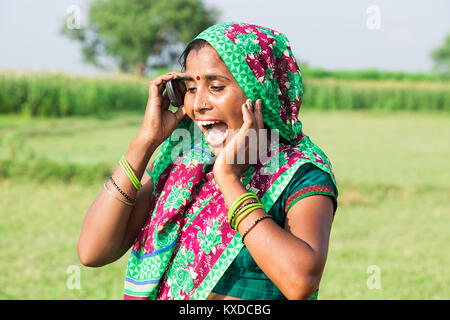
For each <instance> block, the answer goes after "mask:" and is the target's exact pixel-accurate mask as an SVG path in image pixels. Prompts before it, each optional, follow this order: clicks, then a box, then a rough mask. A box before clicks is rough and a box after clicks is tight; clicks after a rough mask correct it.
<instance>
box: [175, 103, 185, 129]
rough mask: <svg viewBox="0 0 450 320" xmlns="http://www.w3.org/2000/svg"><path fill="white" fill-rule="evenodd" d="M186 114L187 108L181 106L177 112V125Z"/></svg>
mask: <svg viewBox="0 0 450 320" xmlns="http://www.w3.org/2000/svg"><path fill="white" fill-rule="evenodd" d="M185 115H186V109H185V108H184V105H183V106H180V107H179V108H178V110H177V111H176V112H175V118H176V119H177V125H178V123H180V121H181V120H182V119H183V117H184V116H185Z"/></svg>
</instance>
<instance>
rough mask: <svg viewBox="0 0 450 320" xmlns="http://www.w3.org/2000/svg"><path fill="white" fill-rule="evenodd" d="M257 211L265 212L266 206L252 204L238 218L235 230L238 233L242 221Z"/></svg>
mask: <svg viewBox="0 0 450 320" xmlns="http://www.w3.org/2000/svg"><path fill="white" fill-rule="evenodd" d="M256 209H263V210H264V205H263V204H262V203H255V204H251V205H249V206H248V207H246V209H245V210H244V212H242V213H241V214H240V215H239V216H238V217H237V218H236V222H235V223H234V230H236V231H238V227H239V224H240V223H241V221H242V219H244V218H245V217H246V216H248V215H249V214H250V213H251V212H253V211H254V210H256Z"/></svg>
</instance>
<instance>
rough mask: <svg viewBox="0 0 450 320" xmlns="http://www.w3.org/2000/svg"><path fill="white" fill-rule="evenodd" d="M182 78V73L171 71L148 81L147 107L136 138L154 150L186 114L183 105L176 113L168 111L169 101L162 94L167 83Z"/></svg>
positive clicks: (165, 95)
mask: <svg viewBox="0 0 450 320" xmlns="http://www.w3.org/2000/svg"><path fill="white" fill-rule="evenodd" d="M182 77H184V73H182V72H177V71H173V72H169V73H166V74H163V75H160V76H159V77H156V78H155V79H153V80H151V81H150V84H149V89H148V101H147V107H146V109H145V116H144V121H143V122H142V126H141V129H140V131H139V133H138V137H139V138H142V139H143V140H144V141H146V142H147V143H149V144H150V145H152V146H153V147H154V148H156V147H158V146H159V145H160V144H161V143H162V142H164V141H165V140H166V139H167V138H168V137H169V136H170V135H171V134H172V132H173V131H174V130H175V128H176V127H177V126H178V124H179V123H180V121H181V120H182V119H183V117H184V115H185V114H186V112H185V109H184V105H183V106H181V107H179V108H178V110H177V111H176V112H171V111H170V110H168V108H169V105H170V101H169V98H168V97H167V94H166V93H164V94H163V92H164V89H165V87H166V83H167V81H169V80H171V79H176V78H182Z"/></svg>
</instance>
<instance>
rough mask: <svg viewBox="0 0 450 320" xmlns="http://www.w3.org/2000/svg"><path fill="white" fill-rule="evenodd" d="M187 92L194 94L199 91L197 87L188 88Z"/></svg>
mask: <svg viewBox="0 0 450 320" xmlns="http://www.w3.org/2000/svg"><path fill="white" fill-rule="evenodd" d="M186 90H187V92H189V93H194V92H195V90H197V88H196V87H191V88H187V89H186Z"/></svg>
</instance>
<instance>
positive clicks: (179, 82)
mask: <svg viewBox="0 0 450 320" xmlns="http://www.w3.org/2000/svg"><path fill="white" fill-rule="evenodd" d="M166 92H167V96H168V97H169V100H170V103H171V104H172V105H173V106H174V107H176V108H179V107H180V106H182V105H183V104H184V95H185V94H186V85H185V84H184V79H183V78H177V79H171V80H169V81H167V83H166Z"/></svg>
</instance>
